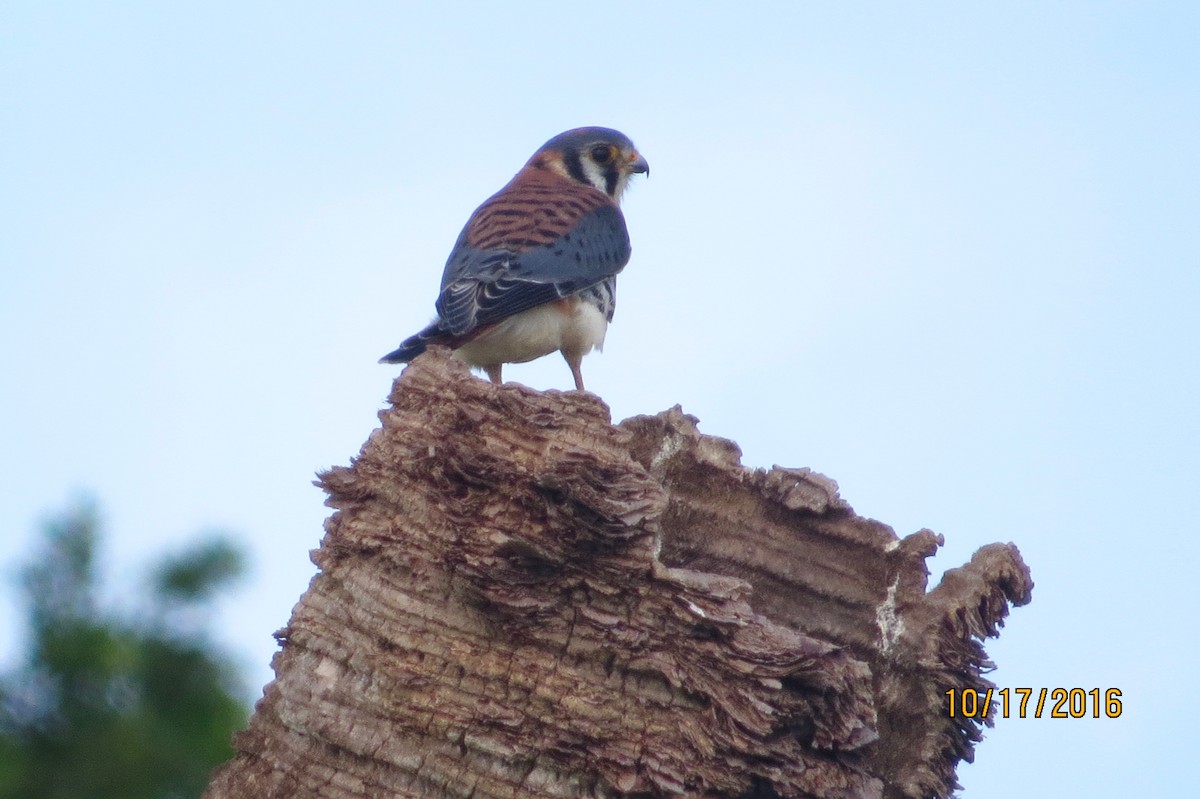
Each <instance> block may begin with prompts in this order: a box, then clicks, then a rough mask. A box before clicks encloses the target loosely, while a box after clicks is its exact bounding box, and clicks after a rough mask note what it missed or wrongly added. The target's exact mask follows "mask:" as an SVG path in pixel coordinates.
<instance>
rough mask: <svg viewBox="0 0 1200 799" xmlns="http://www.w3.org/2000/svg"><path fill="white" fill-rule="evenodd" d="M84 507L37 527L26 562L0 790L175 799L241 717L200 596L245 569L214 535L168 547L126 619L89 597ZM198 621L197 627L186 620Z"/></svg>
mask: <svg viewBox="0 0 1200 799" xmlns="http://www.w3.org/2000/svg"><path fill="white" fill-rule="evenodd" d="M97 541H98V532H97V524H96V515H95V512H94V511H93V510H92V509H91V508H90V507H83V508H80V509H77V510H75V511H73V512H71V513H68V514H67V515H65V516H64V517H63V518H62V519H60V520H57V521H55V522H53V523H51V524H50V525H48V527H47V529H46V535H45V539H44V551H43V552H41V553H39V554H38V555H37V556H36V557H34V558H33V559H31V561H30V562H29V563H28V564H27V565H26V566H25V568H24V569H23V571H22V587H23V589H24V595H25V601H26V603H27V606H28V614H29V622H30V648H29V652H28V655H27V657H26V660H25V663H24V664H22V666H21V667H20V668H19V669H18V670H17V671H16V672H14V673H12V674H8V675H5V676H4V677H3V679H2V681H0V799H143V798H144V799H184V797H197V796H199V795H200V794H201V793H202V792H203V790H204V788H205V786H206V785H207V783H208V779H209V776H210V774H211V772H212V770H213V768H214V767H215V766H216V765H218V764H220V763H221V762H223V761H225V760H226V759H228V758H229V757H230V756H231V755H232V754H233V750H232V748H231V746H230V737H231V735H232V733H233V732H234V731H235V730H237V729H239V728H241V727H242V726H243V725H244V724H245V721H246V718H247V712H248V711H247V708H246V707H245V705H244V704H243V703H242V701H241V699H240V698H239V697H240V693H241V691H240V686H239V684H238V676H237V673H236V670H235V668H234V667H233V665H232V664H231V663H230V661H229V660H228V659H227V658H226V657H224V656H223V655H221V654H220V653H219V652H217V651H215V649H214V648H213V646H212V644H211V643H210V642H209V641H208V640H207V639H206V637H205V636H204V634H203V625H197V624H195V623H193V624H192V625H191V626H190V627H189V626H188V625H186V624H183V623H182V619H181V618H180V614H184V615H188V614H190V616H189V618H191V619H192V620H193V622H194V621H195V619H196V617H197V616H199V618H200V619H202V620H205V621H207V616H206V614H205V613H204V611H205V610H206V608H205V607H204V605H203V601H204V600H205V599H206V598H209V597H211V596H212V594H213V593H214V592H215V591H216V590H217V589H219V588H221V587H222V586H223V585H225V584H228V583H229V582H230V581H231V580H232V579H233V578H235V577H237V576H238V575H239V574H241V572H242V571H243V558H242V556H241V554H240V553H239V551H238V550H237V549H235V548H234V547H233V546H232V545H231V544H229V543H227V542H224V541H221V540H212V541H208V542H205V543H203V544H201V545H199V546H197V547H195V548H194V549H192V550H191V551H190V552H187V553H184V554H182V555H179V556H174V557H171V558H168V559H166V561H165V562H164V563H163V564H161V565H159V566H158V567H157V568H156V569H154V570H153V572H152V580H151V584H152V585H153V591H152V593H151V595H150V596H149V597H148V598H147V605H146V607H145V608H139V609H138V611H137V612H135V613H134V614H133V619H126V618H117V617H114V616H112V615H110V614H105V613H104V612H102V611H101V610H99V608H98V600H97V596H96V591H97V585H96V575H95V550H96V545H97ZM197 628H198V629H197Z"/></svg>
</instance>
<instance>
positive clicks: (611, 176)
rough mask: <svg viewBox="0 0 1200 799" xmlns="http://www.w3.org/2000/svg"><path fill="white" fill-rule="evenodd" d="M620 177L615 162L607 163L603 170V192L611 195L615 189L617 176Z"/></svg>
mask: <svg viewBox="0 0 1200 799" xmlns="http://www.w3.org/2000/svg"><path fill="white" fill-rule="evenodd" d="M618 177H620V175H619V173H618V172H617V165H616V164H615V163H612V164H609V165H608V167H607V168H606V169H605V170H604V193H605V194H607V195H608V196H609V197H612V196H613V195H614V193H615V192H616V191H617V178H618Z"/></svg>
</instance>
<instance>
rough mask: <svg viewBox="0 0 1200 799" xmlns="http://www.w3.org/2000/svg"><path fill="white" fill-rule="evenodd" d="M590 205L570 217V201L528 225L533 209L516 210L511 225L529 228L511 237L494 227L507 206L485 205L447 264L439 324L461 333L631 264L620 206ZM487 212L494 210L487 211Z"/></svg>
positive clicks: (604, 279) (597, 281) (589, 284)
mask: <svg viewBox="0 0 1200 799" xmlns="http://www.w3.org/2000/svg"><path fill="white" fill-rule="evenodd" d="M597 194H599V192H597ZM601 196H603V195H601ZM588 205H590V206H591V207H583V208H579V209H578V211H579V213H577V214H575V215H573V216H574V218H571V217H572V214H571V212H572V210H574V206H572V205H571V204H569V203H567V204H565V207H564V206H560V207H558V208H557V209H556V211H557V212H558V215H557V216H551V217H550V218H549V221H547V222H545V224H541V225H540V226H535V227H533V228H529V225H528V219H529V218H530V217H529V216H528V215H529V214H530V213H532V212H530V211H528V210H517V209H514V210H515V213H514V215H513V217H512V219H513V222H512V223H511V224H510V226H511V227H513V228H516V227H517V220H520V221H521V222H523V223H526V224H525V229H524V231H523V233H522V235H520V236H517V235H510V236H508V237H507V238H504V237H501V236H499V235H498V234H496V232H495V231H494V230H492V228H494V227H496V226H498V225H502V224H504V221H505V217H504V215H503V214H501V213H499V212H501V211H505V210H508V207H507V206H500V207H499V208H496V207H492V208H491V209H489V206H488V204H486V203H485V205H484V206H481V207H480V209H479V211H477V212H476V214H475V216H473V217H472V219H471V221H469V222H468V223H467V226H466V227H465V228H464V229H463V232H462V234H461V235H460V236H459V237H458V242H457V243H456V244H455V246H454V250H453V251H452V252H451V253H450V258H449V260H447V262H446V270H445V273H444V274H443V276H442V290H441V294H440V295H439V296H438V299H437V303H436V305H437V311H438V316H439V317H440V322H439V327H440V328H441V329H442V330H444V331H446V332H447V333H450V334H451V335H462V334H464V333H467V332H469V331H471V330H473V329H475V328H477V327H480V326H482V325H487V324H491V323H493V322H498V321H500V320H501V319H504V318H506V317H509V316H512V315H513V314H516V313H520V312H521V311H525V310H528V309H530V308H534V307H536V306H538V305H543V304H545V303H547V302H553V301H554V300H557V299H561V298H563V297H568V296H570V295H572V294H575V293H577V292H579V291H582V290H584V289H587V288H589V287H592V286H596V285H597V284H600V283H605V282H607V281H611V278H613V277H614V276H615V275H616V274H617V273H618V272H620V271H621V270H622V269H623V268H624V267H625V264H627V263H628V262H629V255H630V246H629V232H628V230H627V229H626V227H625V219H624V217H623V216H622V215H621V211H620V209H619V208H617V206H616V205H614V204H612V203H611V202H604V203H602V204H597V203H594V202H589V203H588ZM489 210H491V211H492V212H493V213H491V214H486V213H485V212H487V211H489ZM535 210H541V209H540V208H539V209H535ZM516 213H522V214H526V216H524V217H518V216H517V215H516ZM481 215H483V218H481ZM564 217H566V218H564ZM488 225H491V227H488ZM563 228H565V229H563ZM480 231H483V232H482V233H481V232H480ZM552 234H553V235H552ZM477 244H480V245H491V246H476V245H477Z"/></svg>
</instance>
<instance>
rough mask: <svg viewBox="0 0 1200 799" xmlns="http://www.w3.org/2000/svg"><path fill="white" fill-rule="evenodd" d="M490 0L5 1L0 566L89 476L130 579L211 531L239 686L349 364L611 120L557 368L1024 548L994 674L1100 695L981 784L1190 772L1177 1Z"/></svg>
mask: <svg viewBox="0 0 1200 799" xmlns="http://www.w3.org/2000/svg"><path fill="white" fill-rule="evenodd" d="M501 5H502V4H489V5H487V6H485V5H482V4H480V5H456V4H452V3H438V4H423V5H415V4H412V5H410V4H403V3H398V2H397V3H378V4H368V3H355V4H334V3H294V2H291V3H254V4H246V3H236V4H234V3H214V2H209V3H203V4H194V5H193V6H192V7H191V8H190V9H189V8H184V7H182V5H181V4H161V3H144V4H143V3H121V4H98V3H97V4H93V3H42V2H10V3H7V4H5V7H4V9H3V10H0V139H2V141H3V146H2V147H0V373H2V374H3V385H4V390H3V392H0V418H3V420H4V421H3V423H2V424H0V453H2V455H3V457H2V459H0V486H2V488H0V491H2V492H3V497H4V505H5V507H6V509H7V511H8V513H7V529H8V533H7V534H6V535H5V536H2V537H0V568H3V569H4V570H5V571H6V572H11V570H12V565H13V564H15V563H16V562H17V561H18V560H19V559H20V558H21V557H22V556H23V555H25V554H26V553H27V552H28V551H29V547H30V544H31V541H32V539H33V535H34V533H35V531H36V530H37V529H38V525H39V522H40V520H42V519H43V518H44V517H45V515H46V514H47V513H48V512H51V511H54V510H56V509H60V508H61V507H63V506H64V504H65V503H66V502H67V501H68V500H69V499H70V498H71V497H74V496H77V495H79V494H82V493H87V494H92V495H94V496H95V497H96V498H97V499H98V500H99V502H100V506H101V509H102V511H103V516H104V520H105V522H106V524H107V529H108V530H109V533H110V537H109V539H108V543H109V545H110V549H109V551H108V553H107V557H106V568H107V569H108V571H109V573H110V574H112V575H113V576H114V577H116V578H117V579H118V580H121V581H123V583H124V584H125V585H126V588H125V590H126V591H127V592H133V591H136V590H137V585H136V583H133V582H131V581H132V579H133V575H135V574H136V573H137V565H138V564H139V563H142V562H144V561H145V559H146V558H148V557H150V556H152V555H154V554H158V553H162V552H164V551H166V550H168V549H170V548H172V547H174V546H177V545H178V544H179V543H180V542H182V541H185V540H187V539H189V538H190V537H191V536H193V535H194V534H195V533H196V532H198V531H201V530H204V529H209V528H221V529H227V530H232V531H235V532H236V533H237V534H238V535H239V536H240V537H242V538H243V540H244V541H245V542H246V544H247V545H248V546H249V547H250V548H251V551H252V554H253V558H254V562H255V571H254V576H253V579H252V581H250V583H249V584H248V585H247V586H246V587H245V588H244V589H243V590H241V591H240V592H239V593H238V594H237V596H236V597H234V598H232V599H231V600H230V601H227V602H225V603H223V604H222V605H221V609H222V611H223V613H224V614H225V618H226V624H227V625H228V630H227V634H226V636H225V638H224V640H225V641H226V642H227V643H228V645H229V646H230V647H233V648H235V649H236V650H237V651H238V652H239V654H240V656H241V657H242V658H243V659H244V661H245V662H246V663H247V664H249V666H250V668H251V673H252V674H253V678H254V680H255V682H257V683H262V682H265V681H266V680H267V679H268V678H269V676H270V671H269V669H268V666H267V664H268V661H269V658H270V655H271V653H272V651H273V650H274V642H273V640H272V639H271V636H270V634H271V632H272V631H273V630H275V629H277V628H279V627H281V626H283V624H284V623H285V622H286V621H287V617H288V614H289V611H290V609H291V606H292V604H293V603H294V602H295V601H296V599H297V598H298V596H299V595H300V593H301V592H302V591H303V590H304V588H305V586H306V585H307V582H308V580H309V578H310V577H311V575H312V573H313V567H312V566H311V564H310V563H309V561H308V551H309V550H310V549H311V548H313V547H315V546H316V545H317V544H318V542H319V540H320V537H321V534H322V530H321V522H322V520H323V519H324V517H325V516H326V513H327V509H326V508H324V507H323V505H322V501H323V496H322V494H321V493H320V492H319V491H318V490H317V489H316V488H314V487H313V486H312V485H311V484H310V481H311V479H312V476H313V473H314V472H315V471H316V470H318V469H322V468H325V467H328V466H330V465H334V464H344V463H347V462H348V460H349V458H350V457H351V456H353V455H354V454H355V453H356V452H357V451H358V448H359V446H360V445H361V444H362V442H363V441H364V440H365V438H366V436H367V435H368V433H369V432H370V431H371V429H372V428H373V427H374V426H375V425H376V418H375V412H376V411H377V410H378V408H379V407H380V406H381V402H382V399H383V397H384V396H385V395H386V393H387V391H388V388H389V383H390V379H391V377H392V376H394V374H395V373H396V371H397V370H396V368H394V367H384V366H380V365H378V364H376V362H375V361H376V359H377V358H378V357H379V356H380V355H382V354H383V353H385V352H387V351H389V350H390V349H392V348H393V347H394V346H395V345H396V344H397V343H399V341H400V340H401V338H403V337H404V336H406V335H408V334H409V333H411V332H413V331H415V330H416V329H417V328H419V327H420V326H421V325H423V324H424V323H425V322H426V321H428V319H429V317H430V315H431V313H432V303H433V298H434V292H435V290H436V288H437V284H438V280H439V277H440V275H441V269H442V265H443V263H444V260H445V257H446V255H447V253H448V252H449V249H450V246H451V244H452V243H453V241H454V238H455V236H456V235H457V233H458V230H459V228H460V227H461V225H462V223H463V222H464V220H465V219H466V217H467V215H468V214H469V213H470V211H471V210H472V209H473V208H474V207H475V206H476V205H477V204H478V203H479V202H481V201H482V200H483V199H484V198H486V197H487V196H488V195H489V194H490V193H492V192H493V191H495V190H496V189H497V188H499V187H500V186H501V185H502V184H503V183H504V182H505V181H506V180H507V179H508V178H509V177H510V176H511V175H512V173H513V172H515V171H516V169H518V168H519V167H520V166H521V164H522V163H523V162H524V160H525V159H526V158H527V157H528V156H529V155H530V154H531V153H532V152H533V150H534V149H536V147H537V146H538V145H540V144H541V143H542V142H543V141H545V140H546V139H547V138H549V137H550V136H552V135H554V134H556V133H558V132H560V131H562V130H565V129H567V128H570V127H575V126H578V125H589V124H600V125H607V126H610V127H616V128H619V129H621V130H622V131H624V132H625V133H627V134H628V135H629V136H631V137H632V138H633V140H634V141H635V142H636V143H637V144H638V146H639V148H640V149H641V151H642V152H643V153H644V154H645V155H646V157H647V158H648V159H649V161H650V163H651V165H652V167H653V172H652V176H651V177H650V179H649V180H646V181H644V182H639V183H638V185H636V186H635V187H634V189H633V191H632V192H631V193H630V195H629V196H628V198H627V200H626V203H625V209H626V216H627V219H628V221H629V227H630V231H631V234H632V238H633V246H634V255H633V260H632V261H631V263H630V265H629V267H628V268H627V269H626V271H625V273H624V274H623V275H622V277H621V280H620V291H619V306H618V310H617V316H616V320H615V322H614V324H613V326H612V328H611V329H610V333H609V338H608V342H607V346H606V351H605V353H604V354H603V355H593V356H591V357H589V358H588V359H587V360H586V361H585V363H584V372H585V374H586V376H587V380H588V385H589V387H590V388H593V389H594V390H595V391H596V392H597V393H599V394H600V395H601V396H603V397H604V399H605V400H606V401H607V402H608V403H609V404H610V405H611V407H612V409H613V416H614V418H615V419H621V418H624V417H626V416H630V415H633V414H637V413H654V412H657V411H659V410H662V409H665V408H667V407H670V406H671V405H673V404H675V403H681V404H682V405H683V407H684V409H685V410H686V411H688V412H689V413H692V414H695V415H697V416H698V417H699V418H700V420H701V429H702V430H704V431H705V432H709V433H713V434H716V435H721V436H725V437H728V438H732V439H734V440H736V441H738V442H739V443H740V444H741V446H742V448H743V450H744V452H745V462H746V463H747V464H750V465H753V466H769V465H771V464H772V463H780V464H784V465H788V466H810V467H812V468H814V469H816V470H818V471H821V472H823V473H825V474H828V475H829V476H831V477H833V478H834V479H836V480H837V481H838V482H839V483H840V485H841V488H842V494H843V496H844V497H845V498H846V499H847V500H848V501H849V502H850V503H851V504H852V505H853V506H854V507H855V508H856V509H857V510H858V511H859V512H860V513H862V514H864V515H867V516H872V517H875V518H878V519H881V520H883V521H885V522H887V523H889V524H892V525H894V526H895V528H896V530H897V532H899V533H900V534H907V533H910V532H913V531H915V530H917V529H919V528H921V527H930V528H932V529H933V530H935V531H937V532H939V533H942V534H944V535H945V536H946V539H947V545H946V547H945V549H944V550H943V553H942V554H941V555H940V556H939V557H938V558H937V559H936V560H934V561H933V562H932V567H933V569H934V572H935V578H936V576H937V575H939V574H940V572H941V571H942V570H944V569H946V568H949V567H952V566H956V565H958V564H960V563H961V562H963V561H964V560H966V559H967V558H968V557H969V556H970V554H971V552H973V551H974V550H975V549H976V548H977V547H979V546H981V545H983V544H986V543H989V542H992V541H1009V540H1011V541H1015V542H1016V543H1017V544H1018V545H1019V546H1020V548H1021V551H1022V552H1023V554H1024V556H1025V558H1026V560H1027V561H1028V562H1029V564H1030V566H1031V567H1032V570H1033V574H1034V580H1035V582H1036V584H1037V585H1036V588H1035V590H1034V601H1033V603H1032V604H1031V605H1030V606H1028V607H1026V608H1021V609H1018V610H1016V611H1015V613H1014V614H1013V616H1012V617H1011V618H1010V621H1009V625H1008V627H1007V628H1006V629H1005V631H1004V635H1003V637H1002V638H1001V639H1000V640H999V641H998V642H991V643H990V644H989V651H990V652H991V654H992V655H993V658H994V660H995V661H996V662H997V663H998V665H999V670H998V671H996V672H995V673H994V674H993V675H992V678H993V680H994V681H995V682H997V683H998V684H999V685H1001V686H1012V687H1020V686H1032V687H1043V686H1044V687H1049V688H1053V687H1058V686H1063V687H1067V688H1070V687H1083V688H1085V689H1087V688H1093V687H1100V688H1108V687H1117V688H1120V689H1121V690H1122V691H1124V694H1125V708H1126V713H1125V715H1124V716H1123V717H1122V718H1120V719H1118V720H1110V719H1101V720H1098V721H1094V720H1090V719H1089V720H1081V721H1075V720H1049V719H1043V720H1024V721H1022V720H1016V719H1009V720H1001V721H1000V722H999V723H998V725H997V727H996V728H995V729H994V730H992V731H990V732H989V733H988V738H987V740H986V741H985V742H984V743H983V745H982V746H981V747H980V749H979V752H978V755H977V759H976V760H977V762H976V764H975V765H973V766H967V767H964V768H962V769H961V770H960V779H961V780H962V782H963V783H964V785H965V791H964V793H963V795H964V796H965V797H969V799H984V798H985V797H987V798H989V799H990V798H991V797H1009V796H1016V795H1040V796H1093V797H1110V796H1111V797H1118V796H1120V797H1125V796H1130V795H1142V796H1160V797H1167V796H1185V795H1186V796H1190V795H1192V793H1193V792H1194V779H1192V778H1191V775H1190V766H1191V761H1192V760H1194V758H1195V757H1196V755H1197V754H1200V745H1198V743H1197V736H1196V734H1195V731H1194V720H1195V717H1196V714H1197V713H1198V712H1200V700H1198V699H1197V696H1196V692H1195V690H1194V685H1193V683H1194V681H1195V675H1196V669H1197V667H1196V665H1195V664H1196V655H1197V652H1196V646H1195V644H1194V635H1193V634H1192V631H1191V623H1192V615H1193V614H1192V610H1193V607H1194V605H1195V589H1194V585H1195V582H1196V574H1197V569H1198V568H1200V543H1198V542H1197V535H1196V519H1197V516H1198V511H1200V508H1198V507H1197V504H1198V503H1197V495H1198V494H1197V485H1198V484H1200V463H1198V461H1200V456H1198V455H1197V453H1198V451H1200V411H1197V407H1200V398H1198V394H1200V390H1198V389H1200V381H1198V378H1197V370H1198V369H1197V367H1198V361H1200V357H1198V349H1200V319H1198V313H1197V304H1198V302H1200V255H1198V254H1200V218H1198V217H1200V156H1198V154H1197V153H1198V147H1197V142H1200V90H1198V88H1197V87H1200V47H1198V44H1197V43H1198V42H1200V10H1198V9H1200V6H1196V5H1195V4H1190V3H1156V2H1128V3H1099V2H1089V3H1055V4H1047V3H1003V4H1000V3H989V4H984V3H971V4H967V3H907V4H897V3H889V4H882V3H881V4H860V3H790V4H783V3H780V4H776V5H756V4H745V3H739V4H736V8H735V4H694V3H688V4H684V3H676V4H671V3H661V4H656V5H654V6H652V7H647V6H646V5H645V4H621V3H604V4H582V3H581V4H563V3H544V4H523V5H518V6H516V7H501ZM507 376H508V377H509V378H510V379H515V380H519V381H521V382H524V383H527V384H529V385H532V386H535V387H539V388H567V387H568V386H569V385H570V375H569V373H568V371H567V369H566V367H565V366H564V365H563V363H562V362H561V360H560V359H557V358H547V359H544V360H543V361H541V362H538V363H535V364H532V365H529V366H524V367H515V368H514V367H510V368H509V370H508V372H507ZM126 595H128V593H127V594H126ZM12 599H13V593H12V591H11V589H10V588H8V587H7V586H6V587H5V588H4V589H3V592H2V593H0V609H3V612H2V613H0V646H3V647H4V649H5V651H4V652H3V653H2V654H0V661H3V662H8V661H10V656H11V647H12V646H13V644H14V641H15V640H16V637H17V635H18V634H19V630H17V629H16V628H15V627H14V624H13V618H12V615H11V610H12V605H11V603H12Z"/></svg>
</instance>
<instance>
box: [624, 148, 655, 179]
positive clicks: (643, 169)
mask: <svg viewBox="0 0 1200 799" xmlns="http://www.w3.org/2000/svg"><path fill="white" fill-rule="evenodd" d="M625 168H626V169H628V170H629V172H630V174H633V175H645V176H646V177H650V164H648V163H646V159H645V158H642V155H641V153H639V152H637V151H636V150H635V151H633V152H631V153H630V154H629V161H628V164H627V165H626V167H625Z"/></svg>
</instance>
